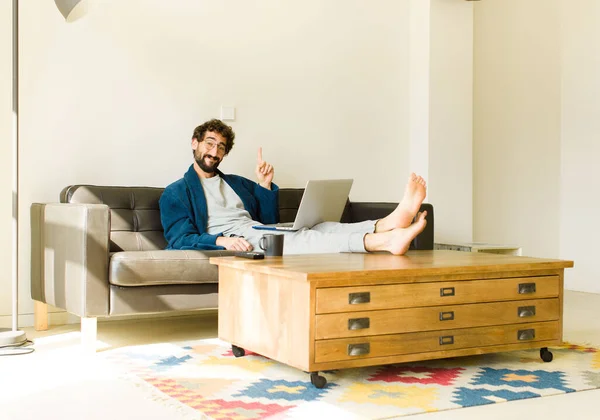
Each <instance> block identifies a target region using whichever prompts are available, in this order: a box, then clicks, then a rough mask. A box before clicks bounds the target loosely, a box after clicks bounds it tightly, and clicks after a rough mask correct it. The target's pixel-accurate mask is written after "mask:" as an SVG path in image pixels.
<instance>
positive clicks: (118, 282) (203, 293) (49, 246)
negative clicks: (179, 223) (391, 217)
mask: <svg viewBox="0 0 600 420" xmlns="http://www.w3.org/2000/svg"><path fill="white" fill-rule="evenodd" d="M162 191H163V189H162V188H150V187H118V186H92V185H73V186H69V187H67V188H65V189H64V190H63V191H62V192H61V194H60V203H34V204H33V205H32V206H31V297H32V299H34V300H35V301H36V305H35V312H36V313H35V318H36V321H35V324H36V329H44V328H47V324H48V319H47V307H46V304H49V305H52V306H54V307H56V308H60V309H63V310H65V311H67V312H69V313H71V314H74V315H77V316H79V317H81V318H82V333H83V335H82V337H83V338H84V340H90V341H92V342H95V334H96V328H97V326H96V320H97V318H98V317H110V316H115V315H132V314H149V313H165V312H171V311H189V310H196V309H206V308H216V307H217V291H218V274H217V267H216V266H214V265H212V264H210V263H209V262H208V259H209V258H210V257H212V256H217V255H232V254H233V252H231V251H167V250H165V247H166V241H165V239H164V236H163V230H162V226H161V223H160V212H159V206H158V200H159V198H160V195H161V194H162ZM303 191H304V190H303V189H301V188H299V189H285V188H282V189H281V190H280V197H279V212H280V220H281V221H293V220H294V218H295V216H296V212H297V211H298V206H299V204H300V199H301V198H302V193H303ZM395 206H396V203H366V202H348V203H347V205H346V208H345V210H344V214H343V216H342V221H343V222H355V221H362V220H367V219H377V218H381V217H383V216H385V215H387V214H388V213H389V212H391V211H392V210H393V209H394V208H395ZM423 208H424V209H427V210H428V216H427V219H428V224H427V228H426V229H425V231H423V232H422V233H421V234H420V235H419V236H418V237H417V238H416V239H415V241H414V242H413V245H412V246H411V247H412V248H416V249H433V231H434V223H433V220H434V219H433V207H432V206H431V205H430V204H423ZM84 330H87V331H84Z"/></svg>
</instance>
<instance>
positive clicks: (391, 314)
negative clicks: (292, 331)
mask: <svg viewBox="0 0 600 420" xmlns="http://www.w3.org/2000/svg"><path fill="white" fill-rule="evenodd" d="M557 319H559V302H558V299H557V298H554V299H537V300H521V301H514V302H494V303H476V304H468V305H452V306H431V307H427V308H409V309H391V310H381V311H365V312H347V313H339V314H324V315H317V316H316V331H315V339H317V340H323V339H331V338H342V337H358V336H369V335H380V334H398V333H410V332H418V331H435V330H446V329H451V328H470V327H483V326H489V325H502V324H514V323H526V322H541V321H553V320H557Z"/></svg>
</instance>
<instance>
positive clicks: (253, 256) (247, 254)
mask: <svg viewBox="0 0 600 420" xmlns="http://www.w3.org/2000/svg"><path fill="white" fill-rule="evenodd" d="M235 256H236V257H242V258H249V259H251V260H262V259H264V258H265V254H263V253H262V252H251V251H248V252H238V253H236V254H235Z"/></svg>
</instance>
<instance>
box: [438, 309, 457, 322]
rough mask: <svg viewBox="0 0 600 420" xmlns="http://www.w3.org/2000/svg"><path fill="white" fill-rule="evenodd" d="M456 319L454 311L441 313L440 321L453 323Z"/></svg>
mask: <svg viewBox="0 0 600 420" xmlns="http://www.w3.org/2000/svg"><path fill="white" fill-rule="evenodd" d="M453 319H454V311H450V312H440V321H452V320H453Z"/></svg>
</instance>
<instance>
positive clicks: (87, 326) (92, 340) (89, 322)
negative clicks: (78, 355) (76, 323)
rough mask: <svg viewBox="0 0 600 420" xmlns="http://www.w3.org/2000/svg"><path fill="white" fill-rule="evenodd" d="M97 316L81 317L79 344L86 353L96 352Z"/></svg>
mask: <svg viewBox="0 0 600 420" xmlns="http://www.w3.org/2000/svg"><path fill="white" fill-rule="evenodd" d="M97 333H98V318H88V317H82V318H81V346H82V347H83V350H84V351H85V352H86V353H95V352H96V336H97Z"/></svg>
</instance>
